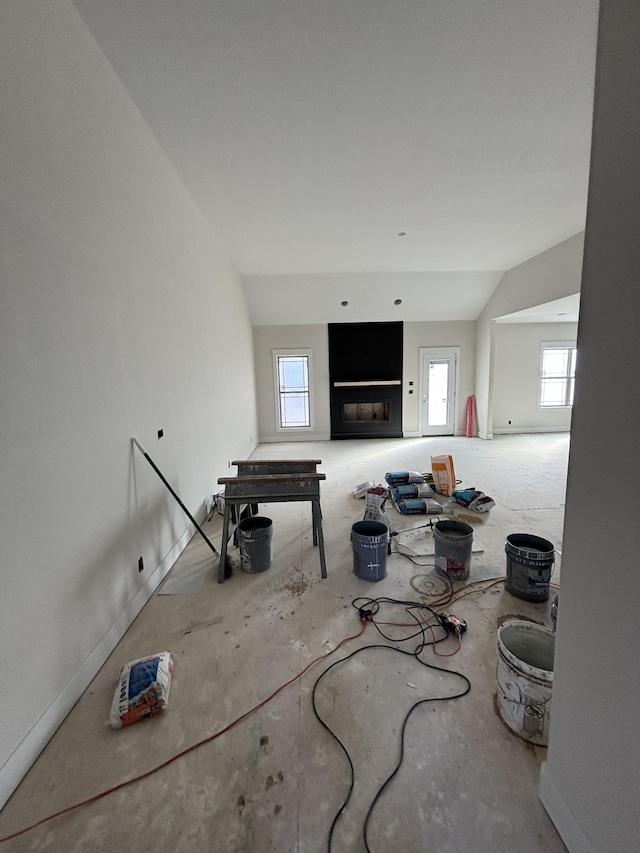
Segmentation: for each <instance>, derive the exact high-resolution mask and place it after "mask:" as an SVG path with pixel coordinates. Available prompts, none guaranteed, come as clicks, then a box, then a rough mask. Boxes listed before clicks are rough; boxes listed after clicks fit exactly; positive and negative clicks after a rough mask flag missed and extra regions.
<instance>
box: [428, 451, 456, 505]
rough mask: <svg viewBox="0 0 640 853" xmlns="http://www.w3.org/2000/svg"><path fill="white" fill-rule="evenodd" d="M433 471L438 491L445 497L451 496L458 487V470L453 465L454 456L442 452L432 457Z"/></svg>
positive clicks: (435, 486)
mask: <svg viewBox="0 0 640 853" xmlns="http://www.w3.org/2000/svg"><path fill="white" fill-rule="evenodd" d="M431 471H432V473H433V482H434V488H435V490H436V492H438V493H439V494H441V495H445V497H447V498H449V497H451V494H452V492H453V491H454V490H455V487H456V472H455V469H454V467H453V456H450V455H449V454H442V455H441V456H432V457H431Z"/></svg>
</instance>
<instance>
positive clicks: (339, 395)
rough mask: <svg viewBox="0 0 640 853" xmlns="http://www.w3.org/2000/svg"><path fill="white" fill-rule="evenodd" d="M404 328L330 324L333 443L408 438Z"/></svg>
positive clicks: (399, 324) (396, 324)
mask: <svg viewBox="0 0 640 853" xmlns="http://www.w3.org/2000/svg"><path fill="white" fill-rule="evenodd" d="M402 333H403V326H402V323H330V324H329V378H330V383H331V438H402V338H403V334H402Z"/></svg>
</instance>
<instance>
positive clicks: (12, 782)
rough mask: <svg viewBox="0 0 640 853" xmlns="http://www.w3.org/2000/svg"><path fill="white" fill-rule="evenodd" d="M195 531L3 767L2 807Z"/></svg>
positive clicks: (177, 546)
mask: <svg viewBox="0 0 640 853" xmlns="http://www.w3.org/2000/svg"><path fill="white" fill-rule="evenodd" d="M198 524H200V521H199V522H198ZM195 532H196V529H195V527H193V525H191V524H190V525H189V527H188V528H187V529H186V530H185V532H184V533H183V534H182V536H180V538H179V539H178V541H177V542H175V543H174V545H173V546H172V547H171V549H170V550H169V552H168V553H167V554H166V555H165V556H164V558H163V559H162V561H161V562H160V564H159V565H158V567H157V568H156V570H155V571H154V572H153V574H152V575H151V576H150V577H149V578H148V579H147V580H146V581H145V583H144V585H143V586H141V587H140V589H139V590H138V591H137V592H136V594H135V595H134V596H133V598H132V599H131V601H130V602H129V603H128V604H127V606H126V607H125V609H124V610H123V611H122V613H121V614H120V615H119V616H118V618H117V619H116V621H115V622H114V623H113V624H112V626H111V627H110V628H109V630H108V631H107V633H106V634H105V635H104V637H103V638H102V639H101V640H100V642H99V643H98V645H97V646H96V647H95V648H94V650H93V651H92V652H91V654H90V655H89V656H88V657H87V658H86V660H85V661H84V663H83V664H82V665H81V666H80V668H79V669H78V670H77V672H76V673H75V674H74V675H73V676H72V677H71V679H70V680H69V681H68V682H67V684H65V686H64V687H63V688H62V690H61V691H60V693H58V695H57V696H56V698H55V699H54V700H53V702H52V703H51V705H49V707H48V708H47V709H46V711H45V712H44V713H43V714H42V716H41V717H40V719H39V720H38V721H37V723H36V724H35V725H34V726H33V728H32V729H31V731H30V732H29V733H28V734H27V735H26V736H25V737H24V738H23V740H22V741H21V743H20V744H19V745H18V746H17V747H16V749H15V750H14V752H13V753H12V755H11V756H10V758H9V759H8V761H6V762H5V764H4V765H3V767H2V768H1V769H0V809H2V807H3V806H4V804H5V803H6V802H7V800H8V799H9V797H10V796H11V794H13V792H14V791H15V789H16V788H17V787H18V785H19V784H20V782H21V781H22V779H23V778H24V776H25V774H26V773H27V771H28V770H29V768H30V767H31V765H32V764H33V762H34V761H35V760H36V758H37V757H38V756H39V755H40V753H41V752H42V750H43V749H44V748H45V746H46V745H47V743H48V742H49V741H50V740H51V738H52V737H53V735H54V734H55V732H56V730H57V729H58V727H59V726H60V724H61V723H62V721H63V720H64V718H65V717H66V716H67V714H68V713H69V711H70V710H71V709H72V708H73V706H74V705H75V703H76V702H77V701H78V699H79V698H80V697H81V696H82V694H83V693H84V691H85V690H86V689H87V687H88V686H89V684H90V683H91V681H92V679H93V678H94V676H95V675H96V673H97V672H98V670H99V669H100V667H101V666H102V665H103V664H104V662H105V661H106V660H107V658H108V657H109V655H110V654H111V652H112V651H113V650H114V649H115V647H116V646H117V644H118V643H119V642H120V640H121V639H122V637H123V636H124V634H125V633H126V631H127V630H128V628H129V627H130V625H131V623H132V622H133V620H134V619H135V618H136V616H137V615H138V613H140V611H141V610H142V608H143V607H144V605H145V604H146V603H147V601H148V600H149V599H150V598H151V596H152V595H153V593H154V592H155V590H156V589H157V588H158V586H159V585H160V583H161V582H162V580H163V579H164V577H165V576H166V575H167V573H168V572H169V569H170V568H171V567H172V566H173V564H174V563H175V561H176V560H177V559H178V557H179V556H180V554H181V553H182V551H184V549H185V548H186V546H187V544H188V543H189V541H190V540H191V538H192V536H193V534H194V533H195Z"/></svg>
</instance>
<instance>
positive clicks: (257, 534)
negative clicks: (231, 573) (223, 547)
mask: <svg viewBox="0 0 640 853" xmlns="http://www.w3.org/2000/svg"><path fill="white" fill-rule="evenodd" d="M236 535H237V537H238V551H239V552H240V568H241V569H242V571H243V572H250V573H252V574H255V573H257V572H266V570H267V569H268V568H269V566H270V565H271V537H272V536H273V522H272V521H271V519H270V518H266V517H265V516H261V515H254V516H251V517H250V518H243V519H242V520H241V521H240V522H239V523H238V526H237V528H236Z"/></svg>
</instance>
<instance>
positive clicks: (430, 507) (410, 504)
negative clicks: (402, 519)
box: [396, 498, 442, 515]
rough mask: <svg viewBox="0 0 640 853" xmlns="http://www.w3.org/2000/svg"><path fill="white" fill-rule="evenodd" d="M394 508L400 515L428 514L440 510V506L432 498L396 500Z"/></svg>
mask: <svg viewBox="0 0 640 853" xmlns="http://www.w3.org/2000/svg"><path fill="white" fill-rule="evenodd" d="M396 509H397V510H398V512H401V513H402V515H428V514H429V513H438V512H442V507H441V506H440V504H439V503H438V501H437V500H435V499H434V498H407V499H406V500H401V501H398V502H397V503H396Z"/></svg>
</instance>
